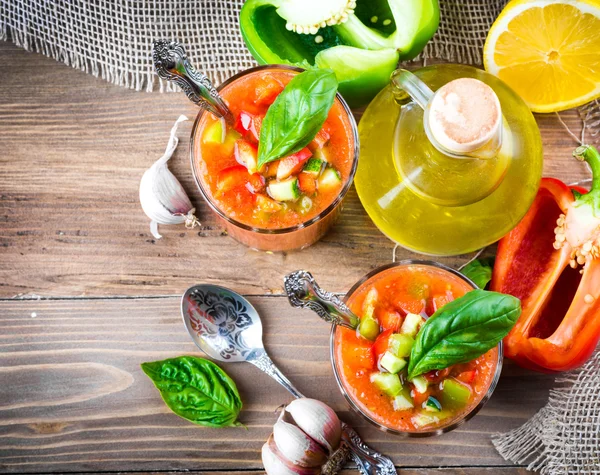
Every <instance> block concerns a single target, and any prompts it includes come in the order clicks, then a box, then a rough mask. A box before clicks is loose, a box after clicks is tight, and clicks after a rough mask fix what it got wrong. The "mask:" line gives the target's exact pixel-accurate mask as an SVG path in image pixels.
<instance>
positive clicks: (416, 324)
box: [400, 313, 425, 337]
mask: <svg viewBox="0 0 600 475" xmlns="http://www.w3.org/2000/svg"><path fill="white" fill-rule="evenodd" d="M423 323H425V319H424V318H423V317H422V316H421V315H417V314H416V313H409V314H408V315H407V316H406V318H405V319H404V322H402V327H401V328H400V333H404V334H405V335H410V336H412V337H414V336H415V335H416V334H417V333H418V332H419V328H420V326H421V325H422V324H423Z"/></svg>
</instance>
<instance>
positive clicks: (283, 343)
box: [0, 42, 586, 475]
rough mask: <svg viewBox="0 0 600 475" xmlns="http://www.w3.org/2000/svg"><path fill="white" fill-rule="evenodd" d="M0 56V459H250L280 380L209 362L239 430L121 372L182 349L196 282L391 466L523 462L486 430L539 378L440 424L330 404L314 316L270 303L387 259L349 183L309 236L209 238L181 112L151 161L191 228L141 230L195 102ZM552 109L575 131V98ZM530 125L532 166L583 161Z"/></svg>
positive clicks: (1, 47) (537, 388) (579, 173)
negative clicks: (186, 303) (378, 417)
mask: <svg viewBox="0 0 600 475" xmlns="http://www.w3.org/2000/svg"><path fill="white" fill-rule="evenodd" d="M0 58H1V63H2V64H3V65H4V67H3V68H0V326H1V334H0V470H1V471H2V472H11V473H17V472H35V473H39V472H133V471H138V472H139V471H160V472H163V471H164V472H167V471H174V472H177V471H184V470H191V471H201V472H202V473H204V474H209V473H234V474H236V473H240V474H241V473H243V474H254V473H258V472H260V471H261V460H260V452H259V451H260V447H261V446H262V444H263V442H264V441H265V440H266V438H267V436H268V435H269V433H270V432H271V426H272V425H273V423H274V422H275V420H276V413H275V411H276V409H277V407H278V406H279V405H280V404H282V403H285V402H287V401H289V400H290V396H289V395H288V394H287V393H286V392H285V390H284V389H283V388H281V387H280V386H278V385H277V384H276V383H275V382H274V381H272V380H271V379H269V378H268V377H267V376H266V375H263V374H262V373H260V372H259V371H258V370H257V369H256V368H254V367H253V366H251V365H243V364H232V365H229V366H226V367H225V369H226V370H227V372H228V373H229V374H230V375H231V376H232V377H233V378H234V379H235V380H236V381H237V383H238V385H239V388H240V392H241V394H242V398H243V400H244V410H243V412H242V414H241V420H242V422H243V423H244V424H245V425H246V426H247V429H243V428H236V429H230V428H227V429H208V428H202V427H198V426H194V425H192V424H190V423H188V422H186V421H185V420H183V419H180V418H178V417H177V416H175V415H173V414H172V413H170V412H169V410H168V409H167V408H166V407H165V405H164V404H163V402H162V401H161V399H160V396H159V394H158V392H157V391H156V390H155V389H154V387H153V386H152V383H151V382H150V381H149V380H148V378H146V377H145V375H144V374H143V373H142V371H141V369H140V363H141V362H144V361H153V360H158V359H163V358H168V357H174V356H178V355H183V354H199V352H198V351H197V349H196V347H195V346H194V345H193V344H192V343H191V341H190V339H189V337H188V335H187V333H186V331H185V329H184V328H183V324H182V322H181V318H180V316H179V298H180V296H181V294H182V293H183V291H184V290H185V289H186V288H187V287H188V286H190V285H192V284H195V283H199V282H208V283H216V284H222V285H225V286H228V287H231V288H232V289H235V290H237V291H239V292H242V293H244V294H246V295H247V296H249V298H250V300H251V302H252V303H253V304H254V305H255V306H256V307H257V309H258V310H259V311H260V313H261V314H262V316H263V324H264V329H265V335H264V339H265V345H266V347H267V348H268V350H269V351H270V353H271V354H272V357H273V359H274V360H275V361H276V362H277V364H278V365H279V366H280V367H281V369H282V370H283V371H284V372H285V373H286V374H287V375H288V376H289V378H290V379H292V380H293V381H294V382H295V383H296V384H297V386H298V388H299V389H300V390H301V391H302V392H303V393H305V394H307V395H310V396H313V397H317V398H319V399H322V400H324V401H326V402H327V403H329V404H330V405H332V406H333V407H334V408H335V409H336V410H337V411H338V412H339V414H340V416H341V417H342V418H343V419H344V420H346V421H348V422H349V423H351V424H352V425H353V426H354V427H355V428H356V429H357V430H358V431H359V432H360V433H361V434H362V436H363V438H364V439H365V440H366V441H367V442H368V443H369V444H371V445H372V446H373V447H375V448H377V449H379V450H380V451H382V452H384V453H386V454H388V455H390V456H391V457H392V458H393V459H394V461H395V463H396V464H397V466H398V467H399V469H400V473H403V474H419V475H423V474H429V473H438V472H440V473H446V474H459V473H460V474H476V473H477V474H479V473H496V472H497V471H500V469H502V471H503V472H505V473H510V474H515V473H521V471H523V469H522V468H519V467H514V466H512V465H511V464H510V463H508V462H505V461H504V460H503V459H502V458H501V457H500V456H499V455H498V454H497V453H496V451H495V450H494V448H493V446H492V445H491V443H490V435H491V434H493V433H496V432H502V431H506V430H509V429H512V428H515V427H517V426H519V425H520V424H522V423H523V422H525V421H526V420H527V419H528V418H529V417H531V416H532V415H533V414H534V413H535V412H536V411H537V410H538V409H539V408H540V407H541V406H543V405H544V404H545V402H546V400H547V396H548V390H549V388H551V387H552V383H553V378H552V377H549V376H544V375H541V374H536V373H530V372H527V371H524V370H522V369H520V368H518V367H516V366H515V365H513V364H511V363H510V362H507V364H506V366H505V370H504V372H503V375H502V378H501V381H500V384H499V386H498V388H497V390H496V393H495V394H494V397H493V398H492V400H491V401H490V402H489V403H488V404H487V406H486V407H485V408H484V409H483V410H482V411H481V412H480V414H479V415H477V416H476V417H475V418H474V419H472V420H471V421H470V422H469V423H468V424H466V425H463V426H462V427H461V428H459V429H457V430H455V431H454V432H452V433H449V434H446V435H443V436H441V437H436V438H429V439H424V440H414V439H411V440H407V439H402V438H398V437H395V436H391V435H386V434H384V433H382V432H379V431H377V430H375V429H374V428H372V427H371V426H369V425H367V423H365V421H363V420H362V419H361V418H360V417H357V416H356V415H355V414H353V413H351V412H350V411H349V409H348V407H347V405H346V404H345V402H344V400H343V399H342V396H341V394H340V393H339V391H338V388H337V387H336V384H335V382H334V378H333V375H332V370H331V366H330V363H329V358H328V355H329V347H328V336H329V328H328V327H327V325H325V324H324V323H322V322H320V321H318V320H317V319H316V317H314V316H312V315H310V314H308V313H305V312H303V311H299V310H293V309H291V308H290V307H289V305H288V303H287V299H286V298H285V297H284V296H283V295H282V292H283V289H282V277H283V275H284V274H286V273H288V272H290V271H292V270H296V269H299V268H304V269H307V270H310V271H311V272H312V273H313V274H314V275H315V276H316V277H317V279H318V280H319V282H320V283H321V285H323V286H324V287H326V288H328V289H332V290H334V291H337V292H344V291H345V290H347V289H348V288H349V287H350V286H351V285H352V284H353V283H354V282H355V281H356V280H358V279H359V278H360V277H361V276H362V275H364V274H365V273H366V272H368V271H369V270H371V269H373V268H375V267H377V266H379V265H381V264H385V263H388V262H390V260H391V259H392V250H393V247H394V245H393V244H392V243H391V242H390V241H389V240H388V239H387V238H385V237H384V236H383V235H382V234H381V233H380V232H379V231H378V230H377V229H376V228H375V226H374V225H373V223H372V222H371V221H370V219H369V218H368V216H367V215H366V213H365V212H364V210H363V208H362V206H361V205H360V202H359V201H358V198H357V196H356V192H355V191H354V190H352V191H351V192H350V194H349V197H348V198H347V201H346V203H345V209H344V212H343V215H342V218H341V220H340V221H339V223H338V224H337V226H336V227H335V228H334V229H333V230H332V231H331V232H330V233H329V234H328V235H327V236H326V237H325V238H324V239H323V240H322V241H321V242H319V243H318V244H316V245H314V246H313V247H311V248H310V249H308V250H305V251H302V252H289V253H282V254H273V255H269V254H265V253H259V252H255V251H251V250H249V249H247V248H245V247H244V246H242V245H240V244H238V243H236V242H234V241H233V240H232V239H231V238H229V237H228V236H226V235H225V233H224V232H223V231H222V229H221V228H219V227H218V225H217V223H216V220H215V219H214V217H213V216H212V215H211V213H210V212H209V209H208V207H207V205H206V204H205V203H204V202H203V201H202V199H201V198H200V196H199V194H198V192H197V191H196V189H195V186H194V184H193V180H192V176H191V173H190V168H189V161H188V143H189V141H188V137H189V132H190V129H191V125H192V124H191V122H187V123H184V124H183V125H182V127H181V129H180V137H181V143H180V145H179V149H178V150H177V152H176V154H175V156H174V158H173V159H172V161H171V163H170V167H171V169H172V170H173V172H174V173H175V175H176V176H178V177H179V178H180V180H181V181H182V183H183V185H184V186H185V188H186V189H187V190H188V192H189V194H190V197H191V198H192V201H193V202H194V204H195V205H196V206H197V209H198V216H199V217H200V219H201V221H202V226H201V227H200V228H199V229H196V230H194V231H187V230H186V229H185V228H184V227H183V226H179V227H161V233H162V234H163V236H164V237H163V239H161V240H155V239H154V238H153V237H152V235H151V234H150V232H149V220H148V219H147V218H146V216H145V215H144V213H143V212H142V210H141V207H140V204H139V199H138V185H139V180H140V177H141V176H142V173H143V172H144V170H145V169H146V168H147V167H149V166H150V165H151V164H152V163H153V162H154V160H156V159H157V158H158V157H159V156H161V155H162V152H163V150H164V148H165V145H166V142H167V138H168V135H169V130H170V128H171V126H172V124H173V122H174V121H175V119H176V118H177V117H178V116H179V115H180V114H182V113H183V114H186V115H187V116H188V117H190V118H193V117H194V114H195V113H196V109H195V107H194V106H193V105H192V104H191V103H190V102H188V100H187V99H186V98H185V97H184V96H183V95H182V94H158V93H154V94H148V93H145V92H135V91H130V90H127V89H123V88H120V87H117V86H113V85H110V84H107V83H106V82H104V81H102V80H101V79H96V78H94V77H92V76H90V75H87V74H84V73H83V72H80V71H77V70H74V69H71V68H69V67H67V66H65V65H63V64H61V63H58V62H56V61H54V60H52V59H48V58H45V57H43V56H41V55H38V54H33V53H28V52H25V51H22V50H20V49H19V48H17V47H15V46H13V45H11V44H9V43H2V42H0ZM7 65H10V67H7ZM563 117H564V119H565V120H566V122H567V123H568V124H569V126H570V127H572V128H573V129H574V130H576V131H577V130H579V128H580V122H579V119H578V118H577V115H576V114H575V113H574V112H570V113H565V114H563ZM539 124H540V127H541V129H542V135H543V138H544V146H545V159H546V162H545V170H544V171H545V174H546V175H551V176H556V177H559V178H562V179H564V180H566V181H575V180H577V179H580V178H582V177H584V176H586V171H585V168H584V165H582V164H580V163H577V162H576V161H575V160H573V159H572V158H570V154H571V150H572V148H573V147H574V143H573V142H572V141H571V139H570V138H569V137H568V135H567V134H566V133H565V132H564V130H563V129H562V127H561V125H560V124H559V122H558V121H557V119H556V117H555V116H553V115H549V116H544V117H539ZM398 255H399V257H403V258H404V257H411V255H410V253H408V252H405V251H401V250H400V251H399V252H398ZM441 261H443V262H445V263H447V264H450V265H458V264H460V263H461V262H464V261H465V258H464V257H463V258H450V259H441ZM332 262H333V263H335V266H334V267H332V266H331V265H330V264H329V263H332ZM348 473H351V471H348Z"/></svg>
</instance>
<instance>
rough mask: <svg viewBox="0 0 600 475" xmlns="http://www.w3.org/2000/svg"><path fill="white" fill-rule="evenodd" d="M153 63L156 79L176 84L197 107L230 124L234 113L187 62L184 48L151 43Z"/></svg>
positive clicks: (206, 80) (210, 84)
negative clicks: (157, 77)
mask: <svg viewBox="0 0 600 475" xmlns="http://www.w3.org/2000/svg"><path fill="white" fill-rule="evenodd" d="M152 62H153V63H154V67H155V69H156V72H157V74H158V76H159V77H160V78H161V79H164V80H166V81H172V82H174V83H176V84H177V85H178V86H179V87H181V89H183V91H184V92H185V93H186V95H187V96H188V99H189V100H190V101H192V102H193V103H194V104H196V105H197V106H200V107H202V108H203V109H205V110H207V111H209V112H211V113H212V114H214V115H216V116H217V117H222V118H223V119H225V121H226V122H227V123H228V124H231V125H233V123H234V118H233V114H232V113H231V111H230V110H229V108H228V107H227V104H225V101H224V100H223V98H222V97H221V96H220V95H219V92H218V91H217V90H216V88H215V87H214V86H213V85H212V83H211V82H210V79H208V77H206V76H205V75H204V74H202V73H201V72H200V71H198V70H197V69H196V68H194V66H192V64H191V63H190V61H189V59H188V57H187V54H186V51H185V48H184V47H183V45H182V44H181V43H178V42H177V41H166V40H156V41H154V42H153V43H152Z"/></svg>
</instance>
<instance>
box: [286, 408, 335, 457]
mask: <svg viewBox="0 0 600 475" xmlns="http://www.w3.org/2000/svg"><path fill="white" fill-rule="evenodd" d="M285 410H286V411H287V412H289V413H290V414H291V416H292V417H293V419H294V423H295V424H296V425H297V426H298V427H299V428H300V429H302V431H303V432H304V433H305V434H307V435H308V436H309V437H311V438H312V439H313V440H315V441H316V442H318V443H319V444H321V445H322V446H324V447H326V448H327V450H328V451H329V453H330V454H331V453H333V451H334V450H335V449H337V448H338V446H339V445H340V438H341V436H342V423H341V422H340V420H339V418H338V416H337V414H336V413H335V411H334V410H333V409H331V408H330V407H329V406H328V405H327V404H325V403H322V402H321V401H317V400H316V399H308V398H300V399H295V400H294V401H292V402H291V403H290V404H289V405H288V406H287V407H286V408H285Z"/></svg>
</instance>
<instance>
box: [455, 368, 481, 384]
mask: <svg viewBox="0 0 600 475" xmlns="http://www.w3.org/2000/svg"><path fill="white" fill-rule="evenodd" d="M476 376H477V370H476V369H472V370H470V371H463V372H462V373H460V374H459V375H458V376H456V379H458V380H459V381H462V382H463V383H467V384H471V383H472V382H473V381H475V377H476Z"/></svg>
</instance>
